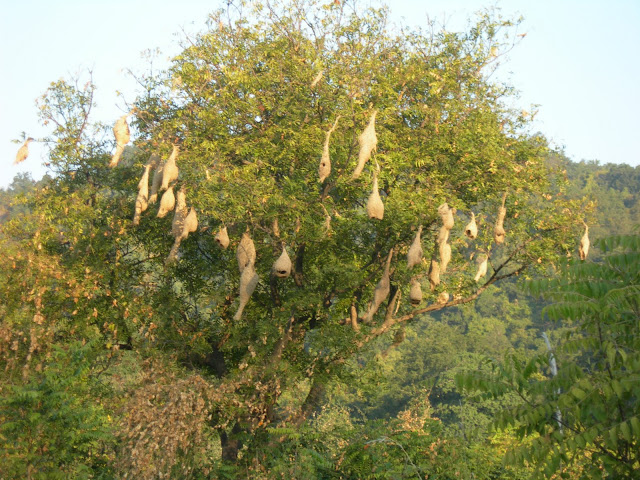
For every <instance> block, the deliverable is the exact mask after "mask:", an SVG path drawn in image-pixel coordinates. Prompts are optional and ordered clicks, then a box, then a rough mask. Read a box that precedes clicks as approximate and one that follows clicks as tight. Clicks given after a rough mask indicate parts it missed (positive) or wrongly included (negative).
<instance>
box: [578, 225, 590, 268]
mask: <svg viewBox="0 0 640 480" xmlns="http://www.w3.org/2000/svg"><path fill="white" fill-rule="evenodd" d="M582 223H583V224H584V235H582V238H581V239H580V246H579V247H578V253H579V254H580V260H585V259H586V258H587V255H589V246H590V245H591V242H589V226H588V225H587V224H586V223H584V222H582Z"/></svg>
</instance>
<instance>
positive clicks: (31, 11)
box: [0, 0, 640, 187]
mask: <svg viewBox="0 0 640 480" xmlns="http://www.w3.org/2000/svg"><path fill="white" fill-rule="evenodd" d="M327 2H329V0H327ZM388 3H389V4H390V6H391V11H392V13H393V15H394V18H395V19H399V18H400V17H404V19H405V20H404V21H403V23H408V24H416V23H419V22H422V21H424V19H425V18H426V15H427V14H428V15H429V16H430V17H432V18H437V19H440V20H443V19H446V20H447V23H448V25H449V29H450V30H455V29H459V28H462V27H463V26H464V25H465V24H466V19H467V17H469V16H471V15H472V14H473V13H474V12H475V11H477V10H479V9H482V8H483V7H486V6H490V5H494V4H496V5H498V6H500V7H501V9H502V13H503V14H504V15H506V16H515V15H523V16H524V23H523V25H522V26H521V28H520V31H521V32H523V33H524V32H526V33H527V36H526V38H524V40H523V41H522V42H521V43H520V45H518V46H517V47H516V48H515V49H514V50H513V51H512V52H511V53H510V54H509V55H508V58H507V59H506V61H505V62H504V64H503V66H502V67H501V70H500V72H499V74H500V78H501V79H505V80H508V81H510V83H512V84H513V85H514V86H515V87H516V88H517V89H518V90H520V92H521V98H520V99H519V100H517V104H516V105H517V106H519V107H521V108H524V109H527V110H528V109H529V106H530V105H531V104H539V105H540V107H539V114H538V116H537V119H536V124H535V127H536V129H538V130H540V131H541V132H543V133H544V134H545V135H546V136H547V137H548V138H550V139H551V141H552V142H553V143H554V144H555V145H558V146H564V148H565V153H566V154H567V155H568V156H569V157H570V158H572V159H573V160H581V159H598V160H600V161H601V162H602V163H607V162H612V163H628V164H630V165H634V166H635V165H640V153H639V152H640V115H639V112H640V1H638V0H608V1H604V0H602V1H593V0H591V1H589V0H580V1H578V0H575V1H573V0H536V1H524V0H510V1H509V0H503V1H502V2H493V1H491V2H487V1H480V0H448V1H444V0H423V1H409V0H396V1H395V2H388ZM217 5H219V1H206V0H182V1H180V2H175V1H172V2H169V1H166V0H155V1H148V0H111V1H108V2H107V1H102V0H58V1H56V2H52V1H51V0H46V1H45V0H22V1H20V2H18V1H15V2H8V1H5V2H3V4H2V6H0V65H2V67H3V68H2V73H3V74H2V75H0V159H1V160H0V162H1V165H3V166H2V167H1V168H0V187H6V186H7V185H8V184H9V183H10V182H11V180H12V179H13V177H14V175H15V174H16V173H18V172H23V171H30V172H32V174H33V176H34V178H39V177H40V176H41V175H42V174H43V173H44V172H45V170H44V168H43V167H42V166H41V164H42V162H43V161H44V160H45V151H44V148H43V147H42V146H41V145H38V144H32V146H31V154H30V157H29V159H27V161H25V162H24V163H22V164H20V165H18V166H13V165H12V163H13V160H14V158H15V153H16V151H17V149H18V147H19V145H16V144H14V143H11V140H12V139H15V138H18V137H19V135H20V133H21V132H22V131H25V132H26V133H27V135H30V136H33V137H42V136H44V135H45V134H46V130H45V129H44V127H41V126H39V124H38V121H37V111H36V107H35V99H36V98H37V97H39V96H40V95H42V94H43V93H44V91H45V90H46V89H47V87H48V85H49V83H50V82H51V81H55V80H58V79H60V78H69V77H70V76H71V75H73V74H74V73H76V72H78V71H81V70H84V69H87V68H91V69H92V70H93V72H94V82H95V83H96V84H97V87H98V91H97V98H96V100H97V102H98V107H97V109H96V110H95V117H94V118H95V119H96V120H103V121H105V122H107V123H109V124H111V123H112V122H113V121H114V120H115V118H117V116H119V115H121V113H120V112H121V108H123V103H122V101H121V100H120V99H118V97H117V95H116V91H121V92H124V94H125V98H127V99H128V100H129V101H131V100H133V98H134V91H135V83H134V81H133V80H132V79H131V78H130V77H128V76H127V74H126V72H125V71H126V69H132V70H134V71H140V70H141V69H143V68H144V63H143V62H141V55H140V54H141V52H142V51H144V50H146V49H155V48H160V49H161V50H162V51H163V55H162V56H161V57H160V58H161V59H167V58H168V57H169V56H170V55H171V54H176V53H178V52H179V47H178V39H179V37H180V34H179V32H180V31H181V30H182V29H184V30H186V31H188V32H197V31H200V30H202V29H203V28H204V22H205V20H206V18H207V13H208V12H210V11H212V10H214V9H215V8H216V7H217Z"/></svg>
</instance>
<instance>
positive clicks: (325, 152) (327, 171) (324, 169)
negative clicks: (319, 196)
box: [318, 115, 340, 183]
mask: <svg viewBox="0 0 640 480" xmlns="http://www.w3.org/2000/svg"><path fill="white" fill-rule="evenodd" d="M338 120H340V115H338V117H337V118H336V121H335V122H334V123H333V126H332V127H331V128H330V129H329V130H328V131H327V133H326V134H325V139H324V145H323V147H322V157H321V158H320V165H319V166H318V181H319V182H320V183H322V182H324V181H325V180H326V179H327V178H328V177H329V175H331V156H330V154H329V139H330V138H331V134H332V133H333V131H334V130H335V129H336V127H337V126H338Z"/></svg>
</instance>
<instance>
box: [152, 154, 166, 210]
mask: <svg viewBox="0 0 640 480" xmlns="http://www.w3.org/2000/svg"><path fill="white" fill-rule="evenodd" d="M152 157H156V158H157V159H158V163H157V164H156V170H155V172H153V181H152V182H151V195H150V196H149V204H150V205H152V204H154V203H156V201H157V200H158V192H159V191H160V187H161V186H162V171H163V170H164V162H163V161H162V160H161V159H160V158H159V157H158V156H157V155H152Z"/></svg>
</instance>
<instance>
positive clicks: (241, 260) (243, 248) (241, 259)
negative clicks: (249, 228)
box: [236, 232, 256, 273]
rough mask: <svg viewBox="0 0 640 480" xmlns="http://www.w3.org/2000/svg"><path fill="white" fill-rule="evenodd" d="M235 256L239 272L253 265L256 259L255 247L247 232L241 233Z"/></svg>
mask: <svg viewBox="0 0 640 480" xmlns="http://www.w3.org/2000/svg"><path fill="white" fill-rule="evenodd" d="M236 258H237V259H238V269H239V270H240V273H242V271H243V270H244V269H245V268H246V267H247V266H248V265H253V264H254V263H255V261H256V247H255V245H254V244H253V240H251V236H250V235H249V232H244V233H243V234H242V239H240V243H238V249H237V250H236Z"/></svg>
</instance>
